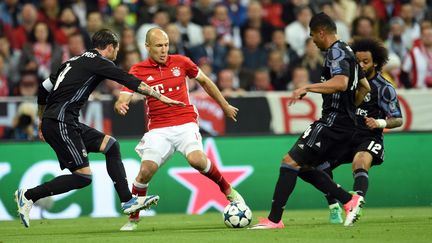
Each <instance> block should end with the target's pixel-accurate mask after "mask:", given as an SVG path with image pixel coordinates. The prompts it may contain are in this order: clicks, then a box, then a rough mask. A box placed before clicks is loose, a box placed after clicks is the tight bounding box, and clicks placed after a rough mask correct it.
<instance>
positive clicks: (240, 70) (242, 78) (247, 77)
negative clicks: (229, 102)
mask: <svg viewBox="0 0 432 243" xmlns="http://www.w3.org/2000/svg"><path fill="white" fill-rule="evenodd" d="M243 62H244V56H243V52H242V51H241V50H240V49H238V48H231V49H229V50H228V53H227V58H226V63H227V66H226V68H227V69H230V70H232V71H233V73H234V87H235V88H242V89H244V90H249V89H250V87H251V86H252V84H253V80H254V73H253V71H252V70H249V69H247V68H244V67H243Z"/></svg>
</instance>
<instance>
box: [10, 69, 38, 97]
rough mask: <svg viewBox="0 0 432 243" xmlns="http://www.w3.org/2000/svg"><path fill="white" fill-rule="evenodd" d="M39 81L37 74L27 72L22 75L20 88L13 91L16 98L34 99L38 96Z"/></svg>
mask: <svg viewBox="0 0 432 243" xmlns="http://www.w3.org/2000/svg"><path fill="white" fill-rule="evenodd" d="M38 87H39V79H38V76H37V74H36V73H35V72H32V71H26V72H22V73H21V79H20V81H19V83H18V87H15V88H14V90H13V95H14V96H23V97H34V96H36V95H37V92H38Z"/></svg>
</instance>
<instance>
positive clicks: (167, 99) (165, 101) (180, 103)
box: [160, 95, 186, 107]
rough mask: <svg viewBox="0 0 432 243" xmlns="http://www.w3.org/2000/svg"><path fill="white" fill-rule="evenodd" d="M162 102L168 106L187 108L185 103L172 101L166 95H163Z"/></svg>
mask: <svg viewBox="0 0 432 243" xmlns="http://www.w3.org/2000/svg"><path fill="white" fill-rule="evenodd" d="M160 101H161V102H163V103H165V104H167V105H169V106H173V105H175V106H181V107H184V106H186V104H185V103H183V102H181V101H178V100H173V99H170V98H168V97H166V96H165V95H161V97H160Z"/></svg>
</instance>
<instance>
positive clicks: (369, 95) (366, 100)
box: [363, 93, 371, 102]
mask: <svg viewBox="0 0 432 243" xmlns="http://www.w3.org/2000/svg"><path fill="white" fill-rule="evenodd" d="M363 100H364V102H369V101H370V100H371V94H370V93H367V94H366V96H365V97H364V99H363Z"/></svg>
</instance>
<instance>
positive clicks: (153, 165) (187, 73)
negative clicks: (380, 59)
mask: <svg viewBox="0 0 432 243" xmlns="http://www.w3.org/2000/svg"><path fill="white" fill-rule="evenodd" d="M146 48H147V50H148V53H149V58H148V59H146V60H144V61H142V62H140V63H137V64H135V65H133V66H132V67H131V69H130V71H129V72H130V73H131V74H133V75H135V76H136V77H138V78H140V79H141V80H143V81H144V82H146V83H147V84H148V85H149V86H151V87H152V88H153V89H154V90H156V91H157V92H159V93H161V94H163V95H165V96H166V97H169V98H172V99H176V100H178V101H181V102H183V103H185V104H186V106H184V107H174V106H168V105H166V104H163V103H162V102H159V101H158V100H156V99H154V98H153V97H146V98H147V99H146V102H147V106H148V118H149V124H148V130H149V131H148V132H147V133H146V134H145V135H144V136H143V138H142V139H141V141H140V143H139V144H138V145H137V147H136V148H135V150H136V151H137V153H138V154H139V155H140V156H141V161H142V162H141V168H140V171H139V173H138V176H137V177H136V179H135V181H134V182H133V186H132V193H133V194H138V195H146V193H147V188H148V184H149V182H150V180H151V178H152V177H153V175H154V174H155V173H156V171H157V170H158V169H159V167H160V166H161V165H162V164H163V163H165V161H166V160H168V159H169V158H170V157H171V155H172V154H173V153H174V152H175V151H179V152H180V153H182V154H183V155H184V156H185V158H186V159H187V161H188V162H189V164H190V165H191V166H192V167H193V168H195V169H197V170H198V171H200V172H201V173H202V174H203V175H204V176H206V177H208V178H209V179H211V180H212V181H214V182H215V183H216V184H218V186H219V188H220V190H221V192H222V193H224V194H225V195H226V197H227V199H228V200H229V201H239V202H243V203H244V200H243V198H242V197H241V195H240V194H239V193H238V192H237V191H236V190H234V189H233V188H232V187H231V185H230V184H229V183H228V182H227V181H226V180H225V178H224V177H223V176H222V174H221V173H220V172H219V170H218V168H217V167H216V166H215V165H214V164H213V163H212V162H211V161H210V160H209V159H208V158H207V156H206V155H205V154H204V152H203V145H202V138H201V134H200V132H199V127H198V124H197V120H198V113H197V110H196V108H195V107H194V106H193V105H192V104H191V103H190V99H189V92H188V86H187V82H186V81H187V79H188V78H193V79H195V80H197V81H198V82H199V84H200V85H201V86H202V87H203V88H204V90H205V91H206V92H207V93H208V94H209V95H210V96H211V97H212V98H213V99H214V100H215V101H216V102H217V103H218V104H219V105H220V107H221V108H222V110H223V111H224V113H225V115H226V116H227V117H229V118H231V119H232V120H234V121H236V115H237V112H238V109H237V108H236V107H234V106H231V105H230V104H229V103H228V102H227V101H226V100H225V98H224V97H223V96H222V94H221V93H220V91H219V90H218V88H217V87H216V85H215V84H214V83H213V81H212V80H210V79H209V78H208V77H207V76H206V75H205V74H204V73H203V72H202V71H201V70H200V69H199V68H198V66H197V65H196V64H195V63H193V62H192V61H191V60H190V59H189V58H187V57H185V56H181V55H168V48H169V40H168V35H167V34H166V33H165V32H164V31H163V30H162V29H160V28H152V29H150V30H149V31H148V32H147V34H146ZM133 92H134V91H132V90H130V89H128V88H126V87H124V88H123V89H122V92H121V93H120V96H119V98H118V100H117V102H116V104H115V110H116V112H117V113H119V114H120V115H125V114H126V113H127V111H128V109H129V107H128V104H129V102H130V100H131V97H132V94H133ZM138 220H139V213H135V214H131V216H130V217H129V222H128V223H127V224H125V225H124V226H123V227H122V228H121V230H122V231H123V230H124V231H130V230H135V229H136V228H137V222H138Z"/></svg>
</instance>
